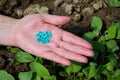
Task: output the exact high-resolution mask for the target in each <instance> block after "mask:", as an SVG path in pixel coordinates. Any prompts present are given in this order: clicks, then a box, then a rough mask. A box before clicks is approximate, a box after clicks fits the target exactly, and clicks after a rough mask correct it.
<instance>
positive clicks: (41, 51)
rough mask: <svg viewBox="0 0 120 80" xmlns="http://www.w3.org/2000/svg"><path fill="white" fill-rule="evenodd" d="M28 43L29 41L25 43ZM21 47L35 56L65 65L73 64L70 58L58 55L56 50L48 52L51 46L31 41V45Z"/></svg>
mask: <svg viewBox="0 0 120 80" xmlns="http://www.w3.org/2000/svg"><path fill="white" fill-rule="evenodd" d="M27 44H28V43H25V45H27ZM21 48H22V49H23V50H25V51H27V52H29V53H31V54H33V55H35V56H38V57H42V58H45V59H48V60H52V61H55V62H57V63H61V64H64V65H70V64H71V63H70V61H69V60H67V59H65V58H64V57H61V56H59V55H56V54H55V53H54V52H46V51H47V50H50V47H49V46H40V45H37V44H35V43H34V44H32V43H31V44H30V45H27V47H25V46H23V47H21Z"/></svg>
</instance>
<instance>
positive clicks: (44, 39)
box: [36, 31, 52, 44]
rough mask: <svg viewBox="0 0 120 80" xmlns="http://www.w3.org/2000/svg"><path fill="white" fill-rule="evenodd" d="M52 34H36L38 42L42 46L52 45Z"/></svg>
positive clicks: (47, 32)
mask: <svg viewBox="0 0 120 80" xmlns="http://www.w3.org/2000/svg"><path fill="white" fill-rule="evenodd" d="M51 38H52V33H51V32H50V31H41V32H37V33H36V40H37V42H40V43H42V44H47V43H50V39H51Z"/></svg>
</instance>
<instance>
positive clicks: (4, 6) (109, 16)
mask: <svg viewBox="0 0 120 80" xmlns="http://www.w3.org/2000/svg"><path fill="white" fill-rule="evenodd" d="M61 1H62V0H61ZM75 1H79V2H75ZM35 4H39V5H40V7H42V6H46V7H47V8H48V9H49V10H47V12H46V13H50V14H56V15H66V16H71V18H72V21H71V22H70V23H69V24H67V25H64V26H63V27H62V28H63V29H64V30H67V31H70V32H72V33H74V34H76V35H78V36H81V35H82V34H83V33H85V32H87V31H88V30H90V22H91V18H92V16H94V15H96V16H99V17H100V18H101V19H103V22H104V28H108V27H109V26H110V25H111V23H112V22H118V21H120V15H119V14H120V8H113V7H110V6H109V4H108V2H107V0H73V1H72V0H64V1H63V2H61V3H57V2H55V0H2V1H0V14H3V15H7V16H11V17H14V18H22V17H23V16H25V15H26V14H25V13H24V11H25V10H26V9H27V8H28V7H30V5H35ZM95 4H96V5H97V7H96V6H95ZM65 5H67V6H68V7H67V8H66V6H65ZM93 5H94V6H93ZM70 6H72V8H71V7H70ZM33 9H34V8H33ZM29 13H31V12H29V10H28V13H27V14H29ZM35 13H38V11H37V12H35ZM0 69H3V70H7V71H8V72H10V73H11V74H13V75H14V76H16V75H17V73H18V72H20V71H27V70H29V68H28V65H27V64H20V65H19V64H17V63H16V60H15V55H14V54H13V53H11V52H9V51H7V50H6V47H3V46H1V47H0Z"/></svg>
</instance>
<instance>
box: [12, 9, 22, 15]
mask: <svg viewBox="0 0 120 80" xmlns="http://www.w3.org/2000/svg"><path fill="white" fill-rule="evenodd" d="M14 12H15V13H16V14H17V16H18V17H22V16H23V9H21V8H15V9H14Z"/></svg>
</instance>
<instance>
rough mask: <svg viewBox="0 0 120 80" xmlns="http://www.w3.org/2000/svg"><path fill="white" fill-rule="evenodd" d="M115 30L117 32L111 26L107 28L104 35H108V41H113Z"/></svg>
mask: <svg viewBox="0 0 120 80" xmlns="http://www.w3.org/2000/svg"><path fill="white" fill-rule="evenodd" d="M116 30H117V27H115V26H111V27H109V28H108V30H107V31H106V32H105V33H106V35H108V38H109V39H113V38H115V37H116V33H117V31H116Z"/></svg>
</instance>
